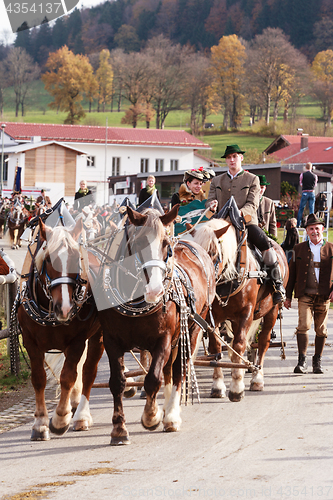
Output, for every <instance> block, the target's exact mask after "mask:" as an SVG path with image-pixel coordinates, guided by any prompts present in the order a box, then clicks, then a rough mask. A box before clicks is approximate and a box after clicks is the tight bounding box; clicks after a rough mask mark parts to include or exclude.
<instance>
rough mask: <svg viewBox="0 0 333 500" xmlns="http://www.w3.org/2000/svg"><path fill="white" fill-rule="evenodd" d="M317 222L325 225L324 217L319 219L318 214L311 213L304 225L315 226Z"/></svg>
mask: <svg viewBox="0 0 333 500" xmlns="http://www.w3.org/2000/svg"><path fill="white" fill-rule="evenodd" d="M316 224H322V225H323V226H324V227H325V222H324V220H323V219H319V217H317V216H316V214H310V215H309V216H308V218H307V221H306V224H305V226H304V227H308V226H315V225H316Z"/></svg>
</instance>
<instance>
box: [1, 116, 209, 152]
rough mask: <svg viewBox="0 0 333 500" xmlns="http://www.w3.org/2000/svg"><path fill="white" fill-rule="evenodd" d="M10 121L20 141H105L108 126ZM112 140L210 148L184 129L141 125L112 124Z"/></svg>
mask: <svg viewBox="0 0 333 500" xmlns="http://www.w3.org/2000/svg"><path fill="white" fill-rule="evenodd" d="M3 123H5V124H6V129H5V132H6V134H8V135H10V136H11V137H13V139H15V140H17V141H30V140H31V137H33V136H40V137H41V139H42V141H51V140H53V141H58V142H76V143H78V142H80V143H92V144H105V135H106V133H105V127H96V126H90V125H57V124H45V123H15V122H3ZM107 142H108V144H128V145H148V146H174V147H187V148H194V149H205V148H207V149H208V148H210V146H209V144H206V143H204V142H202V141H200V140H199V139H196V138H195V137H194V136H193V135H191V134H189V133H188V132H185V131H184V130H157V129H140V128H120V127H119V128H117V127H108V129H107Z"/></svg>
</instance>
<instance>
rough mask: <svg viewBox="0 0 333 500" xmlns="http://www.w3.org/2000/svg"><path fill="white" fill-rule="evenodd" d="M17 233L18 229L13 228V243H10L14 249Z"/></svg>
mask: <svg viewBox="0 0 333 500" xmlns="http://www.w3.org/2000/svg"><path fill="white" fill-rule="evenodd" d="M17 233H18V229H14V230H13V244H12V249H13V250H15V249H16V248H17V245H16V242H17Z"/></svg>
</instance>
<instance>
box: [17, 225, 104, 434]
mask: <svg viewBox="0 0 333 500" xmlns="http://www.w3.org/2000/svg"><path fill="white" fill-rule="evenodd" d="M81 232H82V221H81V220H79V221H78V222H77V223H76V224H75V227H74V228H73V229H72V230H69V229H67V228H65V227H62V226H57V227H55V228H54V229H51V228H50V227H48V226H46V225H45V224H44V223H43V222H42V220H41V219H39V236H37V237H35V238H34V243H33V245H34V246H33V248H32V250H31V254H32V262H31V267H30V272H29V273H28V274H27V275H23V276H22V280H21V283H23V284H21V292H20V299H19V304H18V312H17V317H18V321H19V324H20V328H21V331H22V336H23V342H24V345H25V347H26V349H27V352H28V355H29V358H30V362H31V380H32V384H33V387H34V390H35V397H36V411H35V421H34V423H33V427H32V434H31V440H32V441H46V440H48V439H50V436H49V430H51V432H53V433H55V434H58V435H62V434H64V433H65V432H66V431H67V430H68V428H69V425H70V421H71V417H72V411H74V410H75V409H76V412H75V415H74V430H86V429H87V428H88V427H89V426H90V425H91V415H90V411H89V395H90V390H91V387H92V384H93V382H94V380H95V377H96V373H97V365H98V362H99V360H100V358H101V356H102V353H103V350H104V348H103V342H102V331H101V326H100V323H99V321H98V318H97V309H96V306H95V303H94V301H93V298H92V296H91V293H90V286H89V284H88V277H89V279H90V280H92V279H93V276H91V275H90V274H89V262H88V259H89V255H88V254H87V251H86V249H85V248H84V247H83V246H82V245H80V243H79V241H80V238H81ZM29 251H30V248H29V250H28V252H29ZM28 255H29V253H28ZM96 265H97V264H96V262H95V266H96ZM25 279H26V281H25ZM88 339H89V340H88ZM86 340H88V353H87V359H86V362H85V364H84V367H83V390H82V395H83V396H82V398H81V401H80V399H79V398H80V395H81V394H78V392H77V391H75V392H74V391H72V389H73V387H74V384H75V381H76V378H77V365H78V363H79V361H80V359H81V357H82V354H83V352H84V349H85V344H86ZM54 349H55V350H59V351H61V352H63V353H64V354H65V357H66V359H65V362H64V366H63V369H62V372H61V375H60V384H61V395H60V400H59V403H58V405H57V407H56V409H55V411H54V413H53V416H52V418H51V419H50V422H49V419H48V413H47V408H46V405H45V395H44V391H45V386H46V373H45V369H44V357H45V353H46V352H48V351H50V350H54Z"/></svg>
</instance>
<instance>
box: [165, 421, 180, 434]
mask: <svg viewBox="0 0 333 500" xmlns="http://www.w3.org/2000/svg"><path fill="white" fill-rule="evenodd" d="M163 431H164V432H178V431H179V426H178V425H176V424H174V423H173V422H167V423H166V424H164V429H163Z"/></svg>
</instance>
